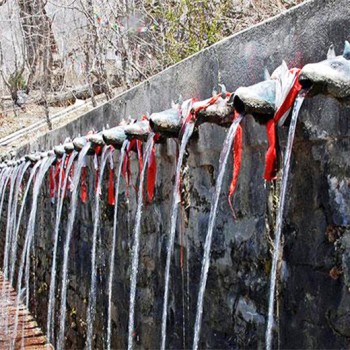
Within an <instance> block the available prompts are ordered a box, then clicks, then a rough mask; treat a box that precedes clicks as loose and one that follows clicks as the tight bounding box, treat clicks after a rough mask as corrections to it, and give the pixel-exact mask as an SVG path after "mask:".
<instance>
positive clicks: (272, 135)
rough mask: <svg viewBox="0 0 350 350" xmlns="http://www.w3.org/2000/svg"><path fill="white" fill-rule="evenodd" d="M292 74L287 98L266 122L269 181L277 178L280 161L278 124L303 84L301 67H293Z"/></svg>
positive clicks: (266, 158) (266, 168) (266, 166)
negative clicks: (277, 143)
mask: <svg viewBox="0 0 350 350" xmlns="http://www.w3.org/2000/svg"><path fill="white" fill-rule="evenodd" d="M290 72H291V73H292V74H294V75H295V77H294V82H293V85H292V87H291V89H290V91H289V92H288V94H287V96H286V98H285V100H284V101H283V103H282V104H281V106H280V107H279V108H278V110H277V111H276V113H275V116H274V118H273V119H271V120H269V121H268V122H267V124H266V134H267V139H268V144H269V147H268V150H267V152H266V157H265V174H264V178H265V180H267V181H271V180H275V179H276V176H277V172H278V162H277V149H276V146H277V145H276V142H277V141H276V140H277V130H276V126H277V123H278V121H279V120H280V119H281V118H282V117H283V116H284V115H285V113H287V112H288V110H289V109H290V108H292V106H293V104H294V101H295V99H296V97H297V96H298V93H299V91H300V90H301V85H300V83H299V79H298V78H299V75H300V69H299V68H293V69H291V70H290Z"/></svg>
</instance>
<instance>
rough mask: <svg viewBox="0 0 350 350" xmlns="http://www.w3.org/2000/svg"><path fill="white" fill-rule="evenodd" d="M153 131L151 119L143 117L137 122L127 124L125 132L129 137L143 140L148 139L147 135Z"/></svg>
mask: <svg viewBox="0 0 350 350" xmlns="http://www.w3.org/2000/svg"><path fill="white" fill-rule="evenodd" d="M150 131H151V128H150V125H149V120H148V119H147V118H144V117H143V118H142V119H141V120H138V121H137V122H136V123H133V124H129V125H126V126H125V127H124V132H125V134H126V137H127V138H128V139H130V140H131V139H138V140H141V141H147V137H148V135H149V133H150Z"/></svg>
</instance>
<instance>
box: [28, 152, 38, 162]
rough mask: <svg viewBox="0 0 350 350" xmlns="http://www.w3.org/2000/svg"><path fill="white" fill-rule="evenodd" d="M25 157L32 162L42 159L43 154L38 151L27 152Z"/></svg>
mask: <svg viewBox="0 0 350 350" xmlns="http://www.w3.org/2000/svg"><path fill="white" fill-rule="evenodd" d="M24 157H25V159H26V161H30V162H32V163H36V162H37V161H39V160H40V159H41V155H40V153H38V152H36V153H29V154H26V155H25V156H24Z"/></svg>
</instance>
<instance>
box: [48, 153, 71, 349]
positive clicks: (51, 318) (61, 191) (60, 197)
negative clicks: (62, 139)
mask: <svg viewBox="0 0 350 350" xmlns="http://www.w3.org/2000/svg"><path fill="white" fill-rule="evenodd" d="M76 155H77V152H75V151H73V153H72V154H71V155H70V157H69V160H68V164H67V167H66V169H65V174H64V179H63V170H64V168H65V166H66V164H65V163H66V157H67V155H66V154H64V155H63V157H62V160H61V162H60V168H59V179H58V187H57V188H58V191H57V192H58V193H57V207H56V218H55V231H54V235H53V237H54V246H53V250H52V265H51V278H50V290H49V303H48V308H47V327H46V332H47V339H48V342H49V343H52V342H53V340H54V339H55V332H54V329H55V306H56V305H55V304H56V298H55V291H56V275H57V268H56V266H57V261H56V259H57V246H58V238H59V232H60V224H61V215H62V209H63V202H64V197H65V194H66V189H67V183H68V177H69V174H70V170H71V168H72V165H73V162H74V160H75V157H76ZM62 181H63V182H62Z"/></svg>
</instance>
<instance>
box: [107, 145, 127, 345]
mask: <svg viewBox="0 0 350 350" xmlns="http://www.w3.org/2000/svg"><path fill="white" fill-rule="evenodd" d="M128 144H129V141H128V140H125V141H124V143H123V146H122V148H121V152H120V157H119V168H118V175H117V182H116V186H115V205H114V219H113V238H112V247H111V260H110V264H109V278H108V311H107V350H110V349H111V336H112V285H113V276H114V260H115V247H116V239H117V229H118V197H119V184H120V176H121V172H122V167H123V159H124V155H125V150H126V148H127V147H128Z"/></svg>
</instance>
